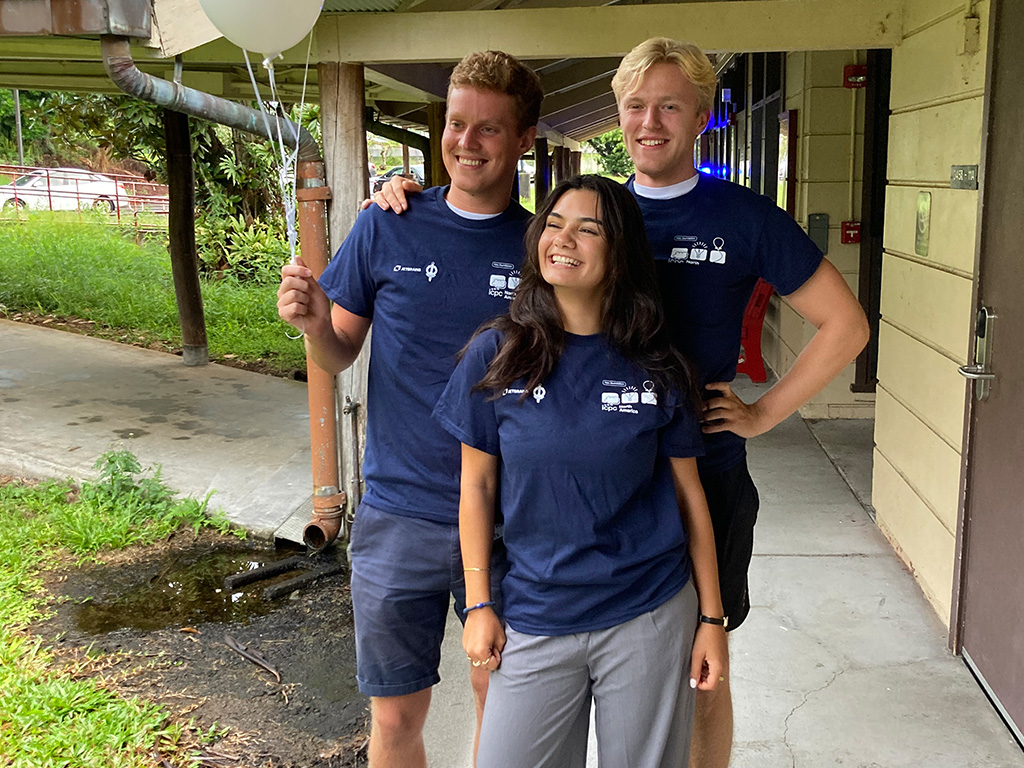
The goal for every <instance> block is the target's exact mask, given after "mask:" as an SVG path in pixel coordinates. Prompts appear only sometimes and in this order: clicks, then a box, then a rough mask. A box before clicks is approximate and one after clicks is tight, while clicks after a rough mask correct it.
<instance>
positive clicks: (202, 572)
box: [74, 546, 301, 635]
mask: <svg viewBox="0 0 1024 768" xmlns="http://www.w3.org/2000/svg"><path fill="white" fill-rule="evenodd" d="M300 553H301V550H299V549H288V548H279V549H275V550H267V549H262V550H261V549H253V548H252V547H242V546H234V547H225V548H217V549H213V550H210V549H209V548H208V547H206V546H197V547H194V548H192V549H190V550H185V551H182V552H172V553H167V554H166V555H165V556H164V557H163V558H160V559H159V560H157V561H156V562H154V563H150V564H148V566H147V568H146V569H145V570H146V572H142V573H140V572H138V571H134V570H126V569H111V568H106V567H101V566H97V567H94V568H92V569H86V570H87V571H91V572H87V574H86V576H87V577H88V578H89V579H90V580H91V581H92V583H93V585H94V586H93V589H94V590H95V592H94V594H93V595H90V596H87V597H84V598H82V602H80V603H79V604H78V605H77V606H76V607H75V612H74V613H75V623H76V625H77V627H78V629H80V630H81V631H82V632H85V633H87V634H90V635H100V634H106V633H108V632H113V631H114V630H117V629H136V630H140V631H143V632H151V631H154V630H157V629H165V628H167V627H182V626H190V625H194V624H203V623H207V622H219V623H235V622H248V621H249V620H251V619H253V618H255V617H257V616H265V615H266V614H268V613H270V612H271V611H273V610H274V609H275V608H277V607H279V606H280V600H281V598H278V599H276V600H273V599H265V598H264V596H263V592H264V590H265V589H266V588H267V587H269V586H272V585H275V584H279V583H281V582H283V581H285V580H288V579H291V578H294V576H295V572H294V571H286V572H285V573H283V574H279V575H276V576H272V577H270V578H267V579H260V580H258V581H255V582H253V583H251V584H247V585H245V586H241V587H237V588H235V589H230V588H228V587H226V586H225V583H224V581H225V579H226V578H228V577H230V576H233V575H236V574H242V573H246V572H253V571H258V570H259V569H263V568H265V567H267V566H271V565H273V564H275V563H279V562H282V561H286V560H287V559H291V558H293V557H296V556H297V555H299V554H300ZM154 568H156V569H158V570H157V571H156V572H155V573H152V574H151V575H150V574H148V573H147V572H149V571H152V570H153V569H154Z"/></svg>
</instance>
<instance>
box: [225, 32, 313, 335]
mask: <svg viewBox="0 0 1024 768" xmlns="http://www.w3.org/2000/svg"><path fill="white" fill-rule="evenodd" d="M310 46H312V36H310ZM242 53H243V54H244V56H245V66H246V69H247V70H248V72H249V81H250V82H251V83H252V88H253V92H254V93H255V94H256V102H257V104H259V107H260V114H261V115H262V117H263V124H264V127H265V128H266V131H267V136H268V138H269V139H270V143H271V145H272V146H274V148H275V149H276V150H278V153H279V155H280V158H281V163H280V166H279V167H278V178H277V182H278V186H279V187H280V190H281V203H282V206H283V207H284V215H285V227H286V230H287V234H288V250H289V252H290V256H291V258H290V261H289V263H291V264H295V263H296V244H297V241H298V235H297V233H296V230H295V209H296V199H295V186H296V163H297V160H298V157H299V149H298V133H297V132H296V130H295V128H292V133H293V136H294V139H295V150H294V151H293V152H292V153H291V154H290V155H289V154H288V152H287V151H286V149H285V144H284V139H283V137H282V135H281V123H282V122H283V116H282V114H281V112H282V111H283V110H282V109H281V102H280V100H279V98H278V95H277V82H276V80H275V77H274V62H273V59H272V58H270V57H267V58H266V59H265V60H264V61H263V66H264V67H265V68H266V70H267V72H268V74H269V77H270V96H271V101H272V102H273V103H274V104H275V105H276V106H277V110H278V111H277V112H275V114H274V119H275V121H276V123H277V141H276V142H275V141H274V131H273V129H272V128H271V126H270V118H269V110H268V108H267V105H266V104H265V103H264V101H263V98H262V97H261V96H260V89H259V84H258V83H257V82H256V74H255V73H254V72H253V69H252V62H251V61H250V60H249V54H248V52H247V51H246V50H245V49H244V48H243V49H242ZM306 68H307V71H308V68H309V51H307V53H306ZM304 105H305V78H304V79H303V104H302V105H300V115H301V110H302V107H303V106H304ZM275 145H276V146H275ZM305 332H306V323H305V320H303V321H302V324H301V328H300V329H299V334H298V335H297V336H293V335H291V334H290V333H288V331H287V330H286V331H285V335H286V336H287V337H288V338H289V339H301V338H302V337H303V336H304V335H305Z"/></svg>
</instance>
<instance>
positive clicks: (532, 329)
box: [476, 175, 698, 403]
mask: <svg viewBox="0 0 1024 768" xmlns="http://www.w3.org/2000/svg"><path fill="white" fill-rule="evenodd" d="M574 189H577V190H588V191H591V192H594V193H595V194H596V195H597V199H598V206H597V210H598V215H599V216H600V218H601V221H602V223H603V225H604V227H603V230H604V237H605V239H606V241H607V243H608V258H607V260H606V265H605V275H604V285H603V288H604V302H603V304H604V305H603V307H602V311H601V329H602V334H603V335H604V336H605V337H606V338H607V340H608V343H609V344H610V345H611V347H612V348H613V349H614V350H615V351H617V352H618V353H619V354H621V355H622V356H623V357H624V358H626V359H627V360H629V361H631V362H633V363H634V364H636V365H638V366H639V367H640V368H642V369H644V370H645V371H647V373H648V374H649V375H650V377H651V380H652V381H654V383H655V385H656V386H657V388H658V389H659V390H661V391H662V392H664V391H667V390H668V389H676V390H678V391H680V392H682V393H683V394H684V395H686V396H689V397H690V399H691V400H693V401H694V402H695V403H696V402H697V401H698V398H697V394H696V385H695V382H694V377H693V374H692V371H691V368H690V365H689V364H688V363H687V361H686V359H685V358H684V357H683V356H682V354H680V353H679V352H678V351H677V350H676V349H675V347H673V346H672V342H671V340H670V338H669V334H668V329H667V328H666V327H665V314H664V312H663V311H662V307H661V294H660V291H659V289H658V282H657V277H656V274H655V268H654V258H653V257H652V256H651V251H650V247H649V245H648V244H647V233H646V231H645V230H644V222H643V216H642V215H641V213H640V207H639V206H638V205H637V203H636V200H634V199H633V196H632V194H630V192H629V191H628V190H627V189H626V188H625V187H624V186H622V185H621V184H617V183H615V182H614V181H612V180H611V179H607V178H604V177H603V176H592V175H585V176H575V177H573V178H571V179H567V180H565V181H563V182H561V183H560V184H559V185H558V186H557V187H555V188H554V190H552V191H551V194H549V195H548V196H547V198H545V200H544V202H543V203H542V204H541V206H540V208H538V209H537V213H536V214H535V215H534V217H533V219H532V220H531V221H530V225H529V227H528V228H527V230H526V258H525V260H524V262H523V267H522V278H521V281H520V283H519V287H518V289H517V290H516V295H515V298H513V299H512V304H511V306H510V307H509V312H508V314H507V315H502V316H500V317H497V318H495V319H493V320H490V321H488V322H487V323H484V325H483V326H481V328H480V330H479V331H477V333H480V332H482V331H484V330H487V329H489V328H494V329H496V330H498V331H499V332H500V333H501V334H502V337H503V340H502V343H501V346H500V348H499V349H498V353H497V354H496V355H495V357H494V359H493V360H492V361H491V364H490V366H488V368H487V373H486V375H485V376H484V378H483V379H482V380H481V381H480V383H479V384H477V385H476V388H477V389H481V390H484V391H490V392H492V393H493V395H494V396H495V397H497V396H499V395H500V393H501V392H503V391H504V390H505V389H506V388H507V387H509V386H510V385H511V384H512V383H513V382H515V381H517V380H518V379H521V378H525V379H526V391H525V392H524V393H523V398H524V399H525V398H526V397H527V396H528V393H529V392H531V391H533V388H534V387H536V386H537V385H539V384H541V383H542V382H543V381H544V380H545V379H547V377H548V376H549V375H550V374H551V371H552V370H553V369H554V367H555V365H556V364H557V363H558V360H559V359H560V358H561V356H562V352H563V351H564V349H565V329H564V328H563V326H562V317H561V314H560V313H559V310H558V304H557V303H556V301H555V294H554V290H553V289H552V287H551V286H550V285H548V283H546V282H545V281H544V278H543V277H541V271H540V258H541V256H540V254H539V245H540V238H541V235H542V233H543V232H544V228H545V226H546V225H547V219H548V215H549V214H550V213H551V211H552V210H553V209H554V207H555V204H556V203H557V202H558V201H559V199H561V197H562V195H564V194H565V193H566V192H569V191H570V190H574Z"/></svg>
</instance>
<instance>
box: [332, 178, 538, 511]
mask: <svg viewBox="0 0 1024 768" xmlns="http://www.w3.org/2000/svg"><path fill="white" fill-rule="evenodd" d="M446 190H447V187H445V188H441V187H436V188H433V189H428V190H426V191H425V192H424V193H423V194H422V195H421V196H420V197H419V198H418V199H417V200H416V205H413V206H411V207H410V208H409V210H408V211H407V212H406V213H404V214H403V215H402V216H395V215H394V214H393V213H391V212H390V211H383V210H381V209H380V208H378V207H376V206H371V207H370V208H368V209H367V210H365V211H363V212H362V213H360V214H359V216H358V217H357V218H356V223H355V225H354V226H353V227H352V231H351V232H349V235H348V237H346V238H345V242H344V243H342V245H341V248H339V249H338V253H337V254H336V255H335V257H334V259H333V260H332V261H331V263H330V264H329V265H328V267H327V269H326V270H325V271H324V273H323V275H322V276H321V278H320V281H319V282H320V285H321V287H323V289H324V291H325V292H326V293H327V295H328V296H329V297H330V298H331V300H332V301H334V302H335V303H336V304H338V305H339V306H341V307H343V308H344V309H347V310H348V311H349V312H352V313H354V314H356V315H359V316H361V317H369V318H372V320H373V329H372V333H371V334H370V370H369V378H368V384H367V395H366V397H367V403H366V453H365V457H364V462H363V476H364V477H365V479H366V495H365V497H364V498H365V499H366V502H367V503H369V504H372V505H373V506H375V507H377V508H379V509H382V510H384V511H385V512H391V513H394V514H399V515H405V516H407V517H416V518H421V519H426V520H433V521H436V522H443V523H457V522H458V517H459V470H460V466H461V456H460V451H461V448H460V446H459V442H458V440H455V439H454V438H453V437H452V436H451V435H449V434H448V433H447V432H446V431H445V430H444V429H442V428H441V425H440V424H438V423H437V422H436V421H435V420H434V419H432V418H431V415H430V414H431V412H432V411H433V409H434V404H435V403H436V402H437V398H438V396H440V394H441V392H442V391H443V390H444V387H445V385H446V384H447V383H448V378H449V377H450V376H451V373H452V371H453V370H454V368H455V362H456V361H455V356H456V354H457V352H458V351H459V350H460V349H461V348H462V347H463V345H465V343H466V342H467V341H468V340H469V338H470V337H471V336H472V335H473V332H474V331H475V330H476V329H477V328H478V327H479V326H480V324H481V323H482V322H484V321H485V320H488V319H490V318H492V317H494V316H496V315H500V314H502V313H504V312H507V311H508V303H509V301H510V300H511V298H512V295H513V292H514V290H515V287H516V286H517V285H518V284H519V266H520V264H521V263H522V255H523V235H524V233H525V231H526V224H527V221H528V219H529V216H530V214H529V213H528V212H527V211H526V210H524V209H523V208H522V207H520V206H519V204H518V203H515V202H513V203H511V204H510V205H509V207H508V208H507V209H506V210H505V211H504V212H503V213H502V214H501V215H499V216H497V217H494V218H491V219H486V220H483V221H475V220H471V219H466V218H463V217H461V216H459V215H458V214H456V213H455V212H453V211H452V210H451V209H450V208H449V207H448V204H447V203H446V202H445V199H444V193H445V191H446Z"/></svg>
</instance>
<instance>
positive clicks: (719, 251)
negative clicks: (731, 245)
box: [668, 235, 728, 264]
mask: <svg viewBox="0 0 1024 768" xmlns="http://www.w3.org/2000/svg"><path fill="white" fill-rule="evenodd" d="M673 240H675V241H676V242H685V243H688V244H689V246H688V247H683V246H680V245H676V246H673V247H672V250H671V251H669V254H668V261H669V262H671V263H673V264H699V263H701V262H707V263H709V264H725V260H726V257H727V255H728V254H726V251H725V238H724V237H716V238H714V239H712V241H711V246H710V247H709V246H708V244H707V243H706V242H703V241H701V240H698V239H697V238H696V237H694V236H692V235H676V236H675V237H674V238H673Z"/></svg>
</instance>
